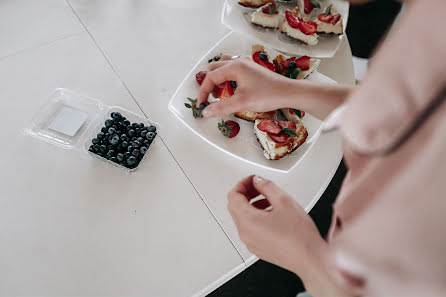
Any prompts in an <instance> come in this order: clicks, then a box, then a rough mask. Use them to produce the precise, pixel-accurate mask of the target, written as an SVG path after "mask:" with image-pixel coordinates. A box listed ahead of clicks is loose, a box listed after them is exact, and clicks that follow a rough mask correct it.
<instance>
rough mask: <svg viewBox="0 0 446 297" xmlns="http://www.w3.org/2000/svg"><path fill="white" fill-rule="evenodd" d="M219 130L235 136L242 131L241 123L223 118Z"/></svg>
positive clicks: (231, 136)
mask: <svg viewBox="0 0 446 297" xmlns="http://www.w3.org/2000/svg"><path fill="white" fill-rule="evenodd" d="M218 130H220V132H221V134H223V136H226V137H228V138H233V137H235V136H237V134H238V133H239V132H240V125H239V124H238V123H237V122H234V121H231V120H229V121H225V120H223V119H222V120H221V123H218Z"/></svg>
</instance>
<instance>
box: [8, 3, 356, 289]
mask: <svg viewBox="0 0 446 297" xmlns="http://www.w3.org/2000/svg"><path fill="white" fill-rule="evenodd" d="M222 5H223V1H221V0H220V1H198V0H193V1H180V0H174V1H136V0H135V1H118V0H115V1H110V0H98V1H82V0H68V3H66V2H63V1H57V0H41V1H39V3H37V2H35V1H31V0H16V1H6V2H2V3H0V28H8V30H9V31H8V32H7V33H4V34H0V79H1V81H2V82H3V85H2V88H0V96H1V98H2V102H3V110H2V125H1V126H0V135H2V137H3V141H2V154H3V158H2V169H1V170H0V180H1V187H0V242H1V243H2V244H1V245H0V279H1V280H2V281H1V282H0V296H19V295H42V296H62V295H65V296H68V295H73V296H74V295H76V296H104V295H106V296H141V295H145V296H204V295H206V294H207V293H209V292H210V291H212V290H213V289H215V288H217V287H218V286H220V285H221V284H223V283H224V282H225V281H227V280H228V279H230V278H231V277H233V276H235V275H236V274H237V273H239V272H240V271H242V270H243V269H245V268H246V267H247V266H248V265H250V264H252V263H253V262H254V261H255V260H256V258H255V256H253V255H252V254H250V253H249V251H248V250H247V249H246V248H245V246H244V245H243V243H242V242H241V241H240V240H239V238H238V235H237V231H236V229H235V226H234V225H233V223H232V220H231V218H230V215H229V213H228V211H227V209H226V193H227V191H228V189H230V188H231V187H232V186H233V185H234V184H235V183H236V182H237V181H238V180H239V179H241V178H242V177H244V176H246V175H249V174H252V173H257V174H260V175H262V176H265V177H266V178H270V179H272V180H273V181H275V182H277V183H278V184H279V185H280V186H282V187H283V188H284V189H285V190H287V191H288V192H290V193H292V194H293V195H294V197H295V199H296V200H297V201H298V202H299V203H300V204H301V205H302V206H303V207H305V208H306V209H307V210H308V211H309V210H310V209H311V207H312V206H313V205H314V204H315V203H316V202H317V200H318V199H319V197H320V196H321V194H322V193H323V192H324V190H325V188H326V187H327V185H328V184H329V182H330V180H331V178H332V177H333V175H334V173H335V171H336V169H337V167H338V165H339V162H340V160H341V158H342V153H341V140H340V137H339V135H338V134H337V133H329V134H323V135H322V136H321V137H320V138H319V139H318V141H317V142H316V144H315V145H314V147H313V149H312V150H311V152H310V153H309V155H308V157H307V158H305V160H303V161H302V162H301V163H300V164H299V165H298V166H296V167H295V168H294V169H293V170H292V171H291V172H290V173H288V174H286V175H284V174H281V173H276V172H270V171H268V170H266V169H259V168H258V167H255V166H252V165H249V164H246V163H244V162H240V161H239V160H237V159H235V158H233V157H231V156H229V155H226V154H224V153H222V152H221V151H219V150H217V149H215V148H213V147H211V146H210V145H208V144H207V143H205V142H204V141H202V140H201V139H199V138H198V137H197V136H195V135H194V134H193V133H192V132H190V131H189V130H188V129H187V128H186V127H185V126H183V125H182V124H181V123H180V122H179V121H177V120H176V119H175V117H174V116H173V115H172V114H171V113H170V112H169V111H168V108H167V104H168V102H169V100H170V98H171V96H172V95H173V92H174V91H175V89H176V87H177V86H178V84H179V83H180V82H181V81H182V79H183V77H184V76H185V75H186V74H187V73H188V72H189V70H190V69H191V67H192V66H193V65H195V63H196V62H197V61H198V60H199V59H200V58H201V57H202V56H203V55H204V54H205V53H206V52H207V50H208V49H209V48H211V47H212V46H213V45H214V44H215V43H216V42H217V41H218V40H220V39H221V38H222V37H223V36H225V35H226V34H227V33H228V30H227V29H226V28H225V27H224V26H223V25H221V24H220V12H221V8H222ZM0 30H1V29H0ZM351 58H352V57H351V52H350V48H349V44H348V41H347V38H344V41H343V42H342V45H341V47H340V49H339V50H338V52H337V54H336V55H335V57H333V58H332V59H325V60H323V62H322V64H321V66H320V72H321V73H323V74H325V75H327V76H329V77H331V78H333V79H335V80H336V81H338V82H339V83H346V84H353V83H354V73H353V65H352V59H351ZM58 87H65V88H68V89H71V90H74V91H76V92H79V93H82V94H86V95H88V96H91V97H96V98H99V99H101V100H103V101H104V102H105V103H107V104H109V105H118V106H122V107H124V108H127V109H130V110H132V111H134V112H136V113H139V114H145V115H146V116H147V117H149V118H151V119H153V120H155V121H156V122H158V123H159V124H160V126H161V130H160V137H161V138H162V140H163V141H162V142H159V144H158V145H157V146H156V147H155V148H154V151H153V153H152V155H151V156H150V158H148V159H147V160H146V161H147V164H146V166H145V167H144V170H142V171H140V172H138V173H137V174H132V175H127V174H125V173H123V172H121V171H120V170H117V169H116V168H114V167H110V166H109V165H107V164H105V163H103V162H100V161H98V160H96V159H90V158H84V157H82V155H81V154H79V152H77V151H75V150H64V149H61V148H59V147H56V146H53V145H51V144H48V143H44V142H41V141H39V140H36V139H33V138H31V137H29V136H26V135H24V134H23V133H22V131H23V128H24V127H25V126H26V124H27V121H28V120H29V119H31V118H32V116H33V115H34V114H35V112H36V111H37V110H38V109H39V107H40V106H41V105H42V104H43V103H44V102H45V100H46V97H47V95H49V94H50V93H51V92H52V90H54V89H55V88H58Z"/></svg>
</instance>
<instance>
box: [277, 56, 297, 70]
mask: <svg viewBox="0 0 446 297" xmlns="http://www.w3.org/2000/svg"><path fill="white" fill-rule="evenodd" d="M295 60H296V57H291V58H289V59H286V60H284V61H282V62H280V64H281V65H282V67H285V68H286V69H288V68H289V67H290V62H291V61H295Z"/></svg>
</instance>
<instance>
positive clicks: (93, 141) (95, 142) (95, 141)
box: [91, 138, 99, 144]
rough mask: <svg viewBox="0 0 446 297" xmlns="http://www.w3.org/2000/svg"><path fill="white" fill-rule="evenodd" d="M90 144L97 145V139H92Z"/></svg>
mask: <svg viewBox="0 0 446 297" xmlns="http://www.w3.org/2000/svg"><path fill="white" fill-rule="evenodd" d="M91 142H92V143H93V144H98V143H99V139H97V138H93V139H92V140H91Z"/></svg>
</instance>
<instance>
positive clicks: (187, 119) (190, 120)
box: [169, 32, 336, 172]
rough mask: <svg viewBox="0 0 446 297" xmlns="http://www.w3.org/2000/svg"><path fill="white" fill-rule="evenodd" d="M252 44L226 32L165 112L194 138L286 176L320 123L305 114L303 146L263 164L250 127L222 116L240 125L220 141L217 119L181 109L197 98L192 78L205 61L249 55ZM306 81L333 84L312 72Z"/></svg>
mask: <svg viewBox="0 0 446 297" xmlns="http://www.w3.org/2000/svg"><path fill="white" fill-rule="evenodd" d="M252 44H253V41H249V40H248V39H247V38H245V37H243V36H241V35H240V34H237V33H234V32H230V33H229V34H228V35H226V36H225V37H224V38H223V39H222V40H221V41H220V42H218V43H217V44H216V45H215V46H214V47H213V48H212V49H211V50H210V51H209V52H208V53H207V54H206V55H204V56H203V57H202V59H201V60H200V61H199V62H198V63H197V65H195V67H194V68H193V69H192V70H191V71H190V72H189V74H188V75H187V76H186V78H185V79H184V80H183V82H182V83H181V85H180V86H179V87H178V89H177V90H176V92H175V94H174V95H173V97H172V99H171V101H170V103H169V109H170V110H171V111H172V112H173V113H174V114H175V115H176V116H177V118H178V119H179V120H180V121H182V122H183V123H184V124H185V125H186V126H187V127H189V128H190V129H191V130H192V131H193V132H194V133H195V134H196V135H198V136H200V137H201V138H203V139H204V140H205V141H207V142H208V143H209V144H211V145H213V146H215V147H216V148H218V149H220V150H222V151H224V152H226V153H228V154H230V155H232V156H234V157H236V158H238V159H240V160H243V161H246V162H249V163H251V164H255V165H257V166H260V167H263V168H268V169H271V170H275V171H280V172H288V171H290V170H291V169H292V168H293V167H294V166H296V165H297V164H298V163H299V161H301V160H302V159H303V158H304V157H305V155H306V154H307V153H308V151H309V150H310V149H311V147H312V146H313V144H314V143H315V141H316V139H317V138H318V137H319V134H320V132H321V124H322V122H321V121H320V120H318V119H316V118H315V117H313V116H311V115H309V114H308V113H307V114H306V115H305V117H304V119H303V123H304V125H305V127H306V128H307V130H308V138H307V140H306V142H305V143H304V144H303V145H301V146H300V147H299V148H298V149H297V150H295V151H294V152H293V153H292V154H290V155H287V156H285V157H283V158H282V159H280V160H267V159H266V158H265V157H264V155H263V150H262V148H261V147H260V144H259V143H258V142H257V139H256V137H255V135H254V124H253V123H251V122H247V121H244V120H241V119H238V118H235V117H234V116H233V115H228V116H225V117H224V119H225V120H230V119H232V120H234V121H236V122H238V123H239V124H240V133H239V134H238V135H237V136H236V137H234V138H231V139H229V138H226V137H224V136H223V135H222V134H221V133H220V131H219V130H218V128H217V124H218V123H219V122H221V118H210V119H205V118H200V119H195V118H194V117H193V116H192V111H191V110H190V109H188V108H186V107H185V106H184V103H186V101H187V99H186V98H187V97H191V98H196V96H197V95H198V90H199V86H198V84H197V82H196V80H195V74H196V73H197V72H198V71H200V70H207V67H208V59H209V58H211V57H214V56H215V55H217V54H219V53H223V54H228V55H249V54H250V53H251V46H252ZM267 51H268V53H269V55H270V56H271V57H275V55H277V54H278V52H277V51H275V50H271V49H267ZM278 75H279V74H278ZM307 79H308V80H311V81H316V82H321V83H336V82H335V81H334V80H332V79H330V78H328V77H326V76H324V75H322V74H320V73H319V72H314V73H313V74H311V75H310V76H309V77H308V78H307Z"/></svg>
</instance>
